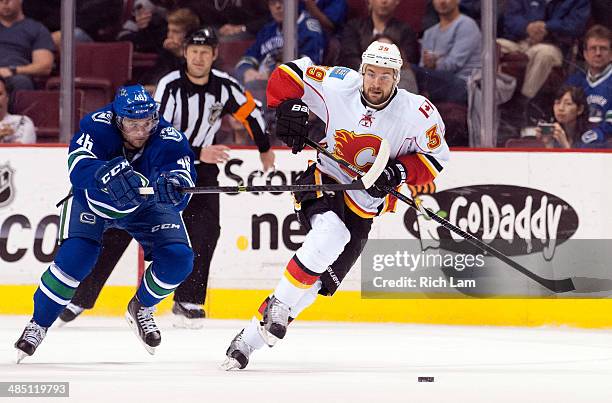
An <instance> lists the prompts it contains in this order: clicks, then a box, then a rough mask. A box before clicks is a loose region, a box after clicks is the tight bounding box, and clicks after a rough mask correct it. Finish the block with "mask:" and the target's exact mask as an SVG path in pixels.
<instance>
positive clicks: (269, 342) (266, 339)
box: [257, 323, 279, 347]
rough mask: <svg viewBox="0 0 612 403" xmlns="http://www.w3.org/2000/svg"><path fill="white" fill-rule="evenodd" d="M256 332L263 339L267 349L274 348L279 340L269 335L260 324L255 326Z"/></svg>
mask: <svg viewBox="0 0 612 403" xmlns="http://www.w3.org/2000/svg"><path fill="white" fill-rule="evenodd" d="M257 332H258V333H259V335H260V336H261V338H262V339H263V341H264V343H266V344H267V345H268V347H274V345H275V344H276V342H277V341H278V340H279V339H278V337H276V336H274V335H273V334H272V333H269V332H268V331H267V330H266V328H265V327H263V325H262V324H261V323H260V324H259V326H257Z"/></svg>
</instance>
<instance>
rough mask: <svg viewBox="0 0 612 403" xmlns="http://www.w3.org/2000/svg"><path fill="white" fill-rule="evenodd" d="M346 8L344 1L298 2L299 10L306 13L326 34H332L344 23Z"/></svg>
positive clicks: (307, 0) (314, 0) (308, 0)
mask: <svg viewBox="0 0 612 403" xmlns="http://www.w3.org/2000/svg"><path fill="white" fill-rule="evenodd" d="M347 8H348V7H347V4H346V0H300V8H299V10H300V12H301V11H303V10H306V11H308V14H310V15H311V17H313V18H316V19H317V20H318V21H319V24H321V27H322V28H323V30H324V31H325V32H326V33H327V34H334V33H335V32H336V31H337V30H338V28H339V27H340V26H341V25H342V23H344V19H345V18H346V12H347Z"/></svg>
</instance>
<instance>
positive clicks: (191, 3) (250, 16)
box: [177, 0, 270, 38]
mask: <svg viewBox="0 0 612 403" xmlns="http://www.w3.org/2000/svg"><path fill="white" fill-rule="evenodd" d="M177 3H178V5H179V6H180V7H187V8H190V9H191V10H193V11H194V12H195V13H196V14H197V15H198V16H199V17H200V21H201V22H202V24H203V25H210V26H213V27H214V28H216V29H217V32H218V33H219V35H221V36H222V37H223V36H225V37H228V36H231V37H233V38H244V37H248V38H251V37H255V36H256V35H257V33H258V32H259V31H260V30H261V29H262V28H263V26H264V25H266V23H267V22H268V20H269V19H270V13H269V11H268V7H267V5H266V2H265V1H262V0H223V1H202V0H179V1H178V2H177Z"/></svg>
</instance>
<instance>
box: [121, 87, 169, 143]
mask: <svg viewBox="0 0 612 403" xmlns="http://www.w3.org/2000/svg"><path fill="white" fill-rule="evenodd" d="M113 109H114V111H115V116H116V122H117V126H118V127H119V128H120V129H122V130H123V119H134V120H140V119H151V120H152V123H153V125H152V127H151V132H153V131H154V130H155V128H156V127H157V124H158V122H159V114H158V112H157V103H156V102H155V100H154V99H153V97H151V95H150V94H149V93H148V92H147V90H146V89H145V88H144V87H143V86H142V85H140V84H137V85H129V86H125V87H121V88H119V90H118V91H117V95H116V96H115V99H114V100H113Z"/></svg>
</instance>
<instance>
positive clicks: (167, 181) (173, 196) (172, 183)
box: [155, 172, 191, 206]
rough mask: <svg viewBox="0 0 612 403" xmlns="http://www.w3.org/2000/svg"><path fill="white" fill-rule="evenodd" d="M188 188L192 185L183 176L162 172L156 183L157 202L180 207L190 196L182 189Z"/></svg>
mask: <svg viewBox="0 0 612 403" xmlns="http://www.w3.org/2000/svg"><path fill="white" fill-rule="evenodd" d="M188 186H191V184H190V183H189V182H188V181H187V179H185V178H184V177H183V176H182V175H179V174H177V173H176V172H162V173H161V174H159V176H158V177H157V180H156V181H155V202H156V203H160V204H170V205H172V206H178V205H179V204H181V203H182V202H183V201H184V200H185V199H186V198H187V197H188V196H189V195H188V194H187V193H182V192H181V188H183V187H188Z"/></svg>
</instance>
